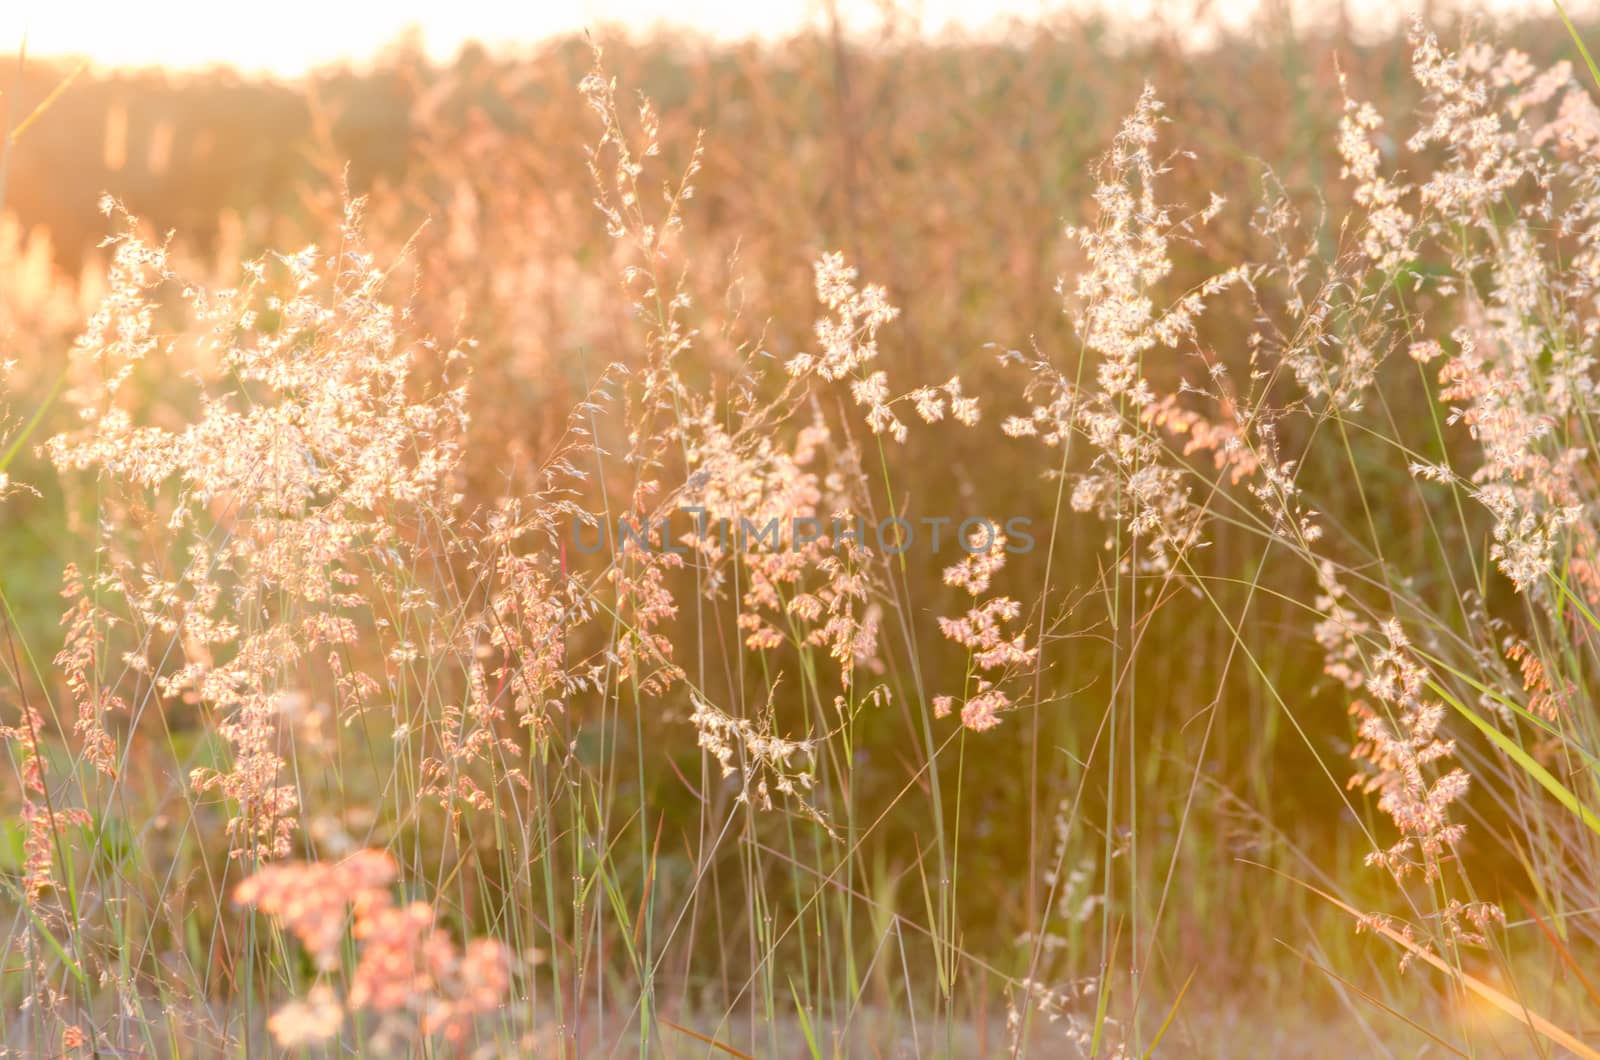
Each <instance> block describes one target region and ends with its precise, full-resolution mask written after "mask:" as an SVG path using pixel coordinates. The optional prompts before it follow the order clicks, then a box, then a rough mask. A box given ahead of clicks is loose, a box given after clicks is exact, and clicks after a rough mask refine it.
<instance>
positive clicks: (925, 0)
mask: <svg viewBox="0 0 1600 1060" xmlns="http://www.w3.org/2000/svg"><path fill="white" fill-rule="evenodd" d="M1068 2H1069V3H1070V6H1072V7H1073V8H1075V9H1079V10H1082V9H1091V10H1092V9H1101V10H1112V11H1115V12H1116V13H1117V14H1118V15H1120V16H1123V17H1127V18H1130V19H1133V20H1135V21H1145V20H1148V19H1149V18H1151V17H1152V15H1153V14H1154V13H1155V12H1157V11H1160V12H1161V13H1162V14H1164V15H1166V16H1167V17H1169V18H1173V19H1174V20H1176V21H1178V22H1179V23H1181V22H1182V21H1184V20H1185V19H1186V16H1188V15H1189V13H1191V12H1192V11H1193V10H1194V9H1196V8H1207V9H1209V10H1210V11H1211V13H1212V14H1213V15H1214V14H1216V13H1217V12H1218V11H1221V12H1222V13H1223V14H1224V15H1226V16H1228V17H1230V18H1232V19H1238V18H1242V17H1243V16H1244V15H1245V13H1247V12H1248V11H1249V10H1250V9H1252V8H1254V7H1256V6H1257V5H1258V4H1259V3H1261V2H1263V0H1209V2H1208V0H1068ZM1309 2H1310V4H1311V6H1313V7H1314V6H1317V4H1318V0H1309ZM1327 2H1328V3H1330V4H1331V2H1332V0H1327ZM1536 2H1538V0H1477V2H1476V3H1474V2H1473V0H1464V3H1463V6H1469V7H1477V8H1491V9H1498V10H1505V9H1509V8H1516V7H1519V6H1528V5H1529V4H1530V3H1536ZM1545 2H1548V0H1545ZM1349 3H1350V7H1351V9H1352V11H1354V12H1356V13H1357V15H1358V17H1361V18H1363V19H1365V18H1371V17H1385V16H1387V17H1390V18H1392V17H1393V16H1394V15H1395V14H1398V13H1400V12H1402V11H1403V10H1404V9H1405V8H1406V7H1407V6H1409V5H1408V4H1405V3H1401V4H1396V3H1394V2H1393V0H1349ZM877 6H878V5H877V4H876V3H875V2H873V0H839V7H840V8H841V10H843V11H845V12H846V13H847V17H848V18H849V19H851V20H852V21H855V22H857V23H863V22H865V23H868V24H870V22H871V20H872V17H873V14H872V13H873V12H874V11H875V9H876V8H877ZM900 6H901V7H903V8H905V7H909V8H911V9H912V10H919V11H920V12H921V15H922V25H923V27H924V28H925V29H927V30H939V29H944V28H953V27H961V28H967V29H973V28H980V27H981V26H982V25H984V24H986V23H988V22H989V21H990V20H992V19H993V18H994V17H995V16H1004V15H1020V16H1024V17H1025V16H1028V15H1037V14H1038V13H1039V12H1040V11H1042V10H1051V9H1059V8H1060V7H1062V6H1063V2H1062V0H909V2H902V3H901V5H900ZM1296 6H1297V7H1299V8H1301V9H1305V8H1306V7H1307V2H1304V0H1303V2H1301V3H1298V4H1297V5H1296ZM1568 6H1569V8H1572V7H1577V8H1579V9H1593V8H1594V7H1595V2H1594V0H1579V2H1578V3H1576V4H1574V3H1572V2H1571V0H1569V4H1568ZM825 10H826V7H825V0H376V2H375V0H265V2H262V3H257V2H254V0H143V2H140V0H0V51H4V52H15V50H16V47H17V43H18V41H19V40H20V39H21V38H22V36H23V34H24V32H26V34H27V37H28V42H29V44H28V50H29V52H30V53H32V54H35V55H64V54H73V55H87V56H89V57H90V58H92V59H94V60H96V61H97V62H98V63H102V64H105V65H153V64H159V65H165V66H175V67H195V66H207V65H211V64H214V63H228V64H230V65H233V66H236V67H239V68H241V69H244V70H249V71H270V72H273V73H277V74H283V75H294V74H299V73H303V72H304V71H305V70H307V69H310V68H312V67H315V66H317V65H320V64H323V63H328V62H332V61H336V60H340V59H348V58H356V59H361V58H366V57H368V56H370V55H372V53H373V52H375V51H377V50H378V49H379V48H381V47H382V46H383V45H384V44H386V43H388V42H390V41H393V40H394V39H395V38H396V37H397V36H399V35H400V34H401V33H402V32H403V31H405V30H406V29H407V28H408V27H412V26H414V27H416V28H418V29H419V30H420V31H421V33H422V37H423V41H424V44H425V45H426V47H427V50H428V51H429V52H430V53H431V54H433V55H435V56H440V57H448V56H450V55H453V54H454V53H455V52H456V50H457V49H458V48H459V47H460V46H461V44H463V43H464V42H466V41H468V40H480V41H484V42H486V43H488V44H490V45H491V46H492V45H496V44H515V43H518V42H528V41H533V40H538V39H540V38H542V37H546V36H549V35H551V34H555V33H564V32H570V31H573V30H580V29H583V28H584V27H586V26H592V25H596V24H599V23H621V24H625V25H628V26H630V27H634V28H638V29H647V28H649V27H651V26H652V25H654V24H657V23H660V22H668V23H672V24H676V25H684V26H689V27H693V28H695V29H699V30H702V31H709V32H711V33H712V34H714V35H716V36H720V37H743V36H752V35H757V36H759V35H767V34H781V33H783V32H786V31H788V30H791V29H794V28H796V27H798V26H801V25H804V24H807V23H811V22H814V21H816V20H818V19H820V18H821V17H822V15H823V12H824V11H825Z"/></svg>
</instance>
